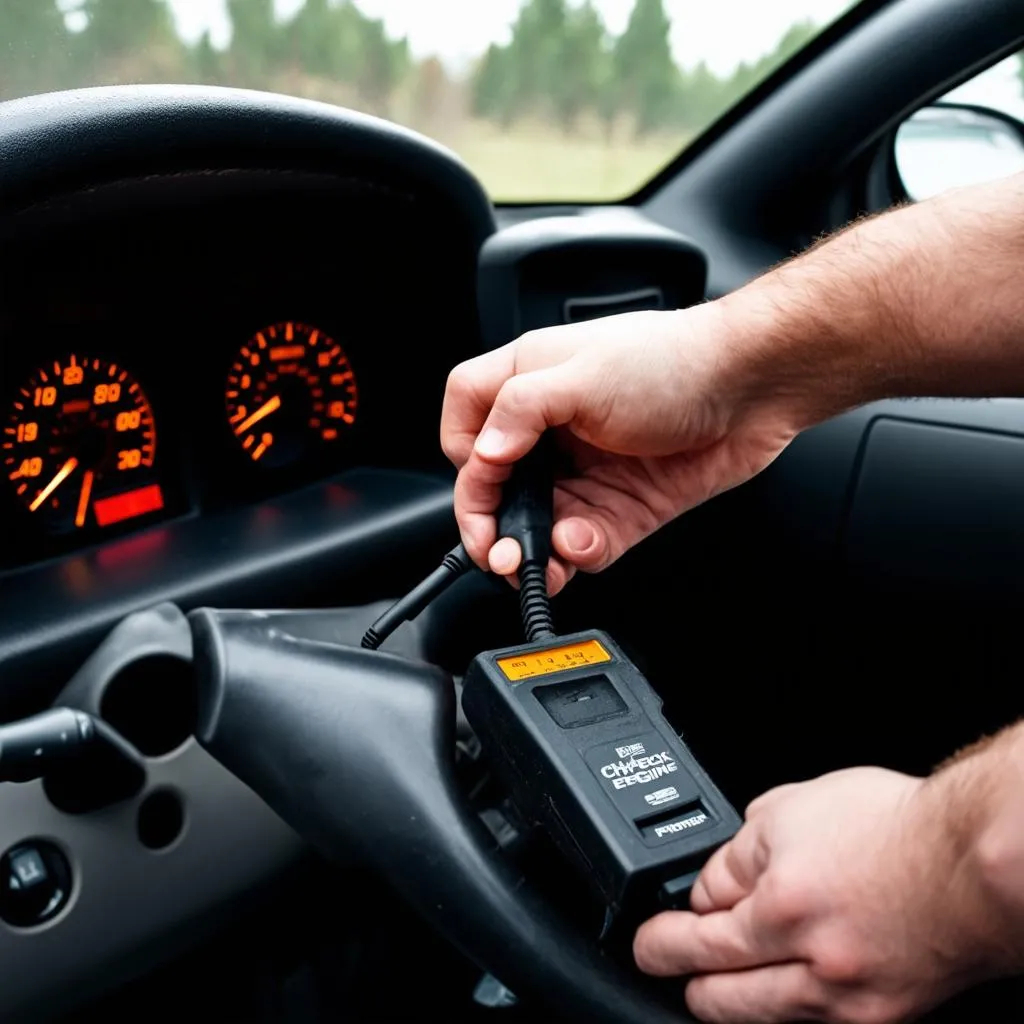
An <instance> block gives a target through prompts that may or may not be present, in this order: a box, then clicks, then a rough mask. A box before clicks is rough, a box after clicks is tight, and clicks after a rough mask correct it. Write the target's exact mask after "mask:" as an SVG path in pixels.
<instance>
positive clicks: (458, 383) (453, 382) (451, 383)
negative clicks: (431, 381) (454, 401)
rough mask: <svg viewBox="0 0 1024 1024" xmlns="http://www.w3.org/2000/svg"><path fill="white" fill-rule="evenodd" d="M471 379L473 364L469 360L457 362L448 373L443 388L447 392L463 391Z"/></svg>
mask: <svg viewBox="0 0 1024 1024" xmlns="http://www.w3.org/2000/svg"><path fill="white" fill-rule="evenodd" d="M472 379H473V366H472V363H471V362H465V363H459V365H458V366H456V367H453V368H452V369H451V370H450V371H449V373H448V381H447V384H446V386H445V390H446V391H447V392H448V393H452V392H460V391H465V390H466V389H467V388H468V387H469V384H470V381H471V380H472Z"/></svg>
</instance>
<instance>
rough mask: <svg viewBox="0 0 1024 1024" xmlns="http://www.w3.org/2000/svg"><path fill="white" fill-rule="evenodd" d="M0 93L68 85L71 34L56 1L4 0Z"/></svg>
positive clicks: (7, 95)
mask: <svg viewBox="0 0 1024 1024" xmlns="http://www.w3.org/2000/svg"><path fill="white" fill-rule="evenodd" d="M0 12H2V13H0V19H2V24H0V47H2V58H0V96H2V97H4V98H11V97H14V96H25V95H28V94H30V93H34V92H46V91H48V90H51V89H55V88H59V87H60V86H61V85H63V84H67V83H66V82H65V81H64V79H65V75H64V74H63V71H64V69H65V68H66V66H67V61H68V49H69V41H70V40H69V35H68V32H67V30H66V29H65V27H64V17H63V15H62V14H61V12H60V10H59V9H58V8H57V4H56V3H55V0H3V5H2V7H0Z"/></svg>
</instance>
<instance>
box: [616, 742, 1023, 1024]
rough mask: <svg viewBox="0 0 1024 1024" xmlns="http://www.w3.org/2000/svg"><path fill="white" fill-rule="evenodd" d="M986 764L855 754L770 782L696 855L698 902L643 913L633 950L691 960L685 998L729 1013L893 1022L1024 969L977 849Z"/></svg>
mask: <svg viewBox="0 0 1024 1024" xmlns="http://www.w3.org/2000/svg"><path fill="white" fill-rule="evenodd" d="M978 760H980V759H971V761H972V762H977V761H978ZM997 776H998V773H997V772H991V771H981V772H979V771H978V770H977V768H976V763H971V764H967V763H965V764H964V765H963V766H959V767H955V768H953V769H950V770H947V771H944V772H941V773H939V774H938V775H936V776H934V777H932V778H930V779H927V780H922V779H917V778H912V777H910V776H907V775H900V774H897V773H895V772H890V771H886V770H883V769H881V768H855V769H850V770H847V771H842V772H836V773H834V774H832V775H826V776H824V777H823V778H820V779H817V780H815V781H813V782H807V783H801V784H798V785H790V786H783V787H781V788H779V789H775V790H772V791H771V792H769V793H767V794H765V795H764V796H762V797H761V798H759V799H758V800H756V801H754V803H753V804H751V805H750V807H749V808H748V810H747V821H746V824H745V825H744V826H743V828H742V829H741V830H740V832H739V833H738V834H737V835H736V836H735V838H734V839H733V840H732V841H731V842H730V843H728V844H727V845H726V846H724V847H723V848H722V849H721V850H719V851H718V852H717V853H716V854H715V856H714V857H713V858H712V859H711V860H710V861H709V862H708V864H707V866H706V867H705V869H704V871H703V873H702V874H701V877H700V879H699V880H698V882H697V884H696V886H695V888H694V891H693V895H692V899H691V903H692V906H693V910H694V911H695V912H693V913H683V912H670V913H664V914H660V915H658V916H657V917H655V918H653V919H652V920H650V921H648V922H647V923H646V924H644V925H643V926H642V927H641V928H640V930H639V931H638V932H637V935H636V940H635V943H634V953H635V955H636V960H637V963H638V964H639V966H640V967H641V968H642V969H643V970H644V971H646V972H648V973H650V974H655V975H666V976H672V975H696V977H694V978H693V980H691V981H690V982H689V983H688V985H687V988H686V1001H687V1003H688V1005H689V1007H690V1009H691V1010H692V1011H693V1013H695V1014H696V1015H697V1016H698V1017H700V1018H701V1019H702V1020H705V1021H709V1022H735V1024H767V1022H780V1024H781V1022H788V1021H803V1020H814V1021H827V1022H829V1024H894V1022H898V1021H906V1020H911V1019H913V1018H914V1017H916V1016H917V1015H918V1014H920V1013H922V1012H924V1011H925V1010H926V1009H928V1008H930V1007H931V1006H933V1005H935V1004H937V1003H939V1002H941V1001H943V1000H944V999H946V998H948V997H949V996H951V995H952V994H954V993H955V992H957V991H959V990H961V989H963V988H966V987H968V986H969V985H971V984H972V983H974V982H977V981H979V980H981V979H983V978H986V977H990V976H995V975H999V974H1003V973H1012V972H1013V971H1014V970H1020V969H1022V968H1024V952H1022V948H1021V946H1020V939H1021V937H1022V931H1024V930H1022V929H1021V926H1020V921H1019V919H1018V920H1017V923H1016V924H1014V923H1013V917H1014V915H1013V914H1012V913H1010V912H1009V909H1008V907H1007V904H1006V902H1005V899H1004V897H1003V896H1000V895H999V894H998V893H997V892H996V891H995V887H994V886H993V885H992V884H991V881H992V872H991V871H990V870H989V869H990V868H991V864H992V861H991V858H989V859H988V860H986V858H985V857H984V856H982V855H981V854H980V853H979V850H981V849H982V847H983V845H984V844H982V843H981V842H980V836H982V835H983V834H984V833H985V821H986V819H985V814H984V812H983V807H984V805H985V804H986V797H987V796H988V795H990V794H992V793H993V792H994V791H995V789H996V788H997V787H996V786H995V784H994V783H993V777H997ZM986 779H987V782H986V781H985V780H986ZM975 783H978V786H977V787H975ZM975 788H976V792H972V790H975ZM1018 830H1019V824H1018Z"/></svg>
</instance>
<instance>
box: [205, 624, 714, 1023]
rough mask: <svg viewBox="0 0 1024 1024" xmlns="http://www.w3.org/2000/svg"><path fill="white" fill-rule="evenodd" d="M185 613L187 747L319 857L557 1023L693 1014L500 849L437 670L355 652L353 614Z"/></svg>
mask: <svg viewBox="0 0 1024 1024" xmlns="http://www.w3.org/2000/svg"><path fill="white" fill-rule="evenodd" d="M189 619H190V623H191V628H192V636H193V660H194V664H195V667H196V671H197V675H198V679H199V692H200V712H199V727H198V729H197V737H198V739H199V741H200V743H201V744H202V745H203V746H204V747H205V748H206V749H207V750H208V751H209V752H210V753H211V754H212V755H213V756H214V757H215V758H217V759H218V760H219V761H220V762H221V763H222V764H224V765H225V767H227V768H228V769H229V770H230V771H232V772H234V773H235V774H236V775H237V776H238V777H239V778H240V779H242V781H243V782H245V783H247V784H248V785H249V786H251V787H252V788H253V789H254V790H255V791H256V792H257V793H258V794H259V795H260V796H261V797H263V799H264V800H266V802H267V803H268V804H269V805H270V806H271V807H272V808H273V809H274V810H275V811H276V812H277V813H278V814H279V815H280V816H281V817H282V818H283V819H284V820H285V821H287V822H288V823H289V824H290V825H292V827H294V828H295V829H296V830H297V831H298V832H299V833H300V834H301V835H302V836H304V837H305V838H306V839H308V840H309V841H310V842H312V843H313V845H314V846H316V847H317V848H318V849H319V850H320V851H321V852H322V853H324V854H325V855H327V856H328V857H334V858H337V859H344V860H347V861H351V858H352V857H353V855H354V856H356V857H357V858H359V860H361V861H362V862H363V863H365V864H368V865H372V866H373V867H374V868H376V870H377V871H379V873H380V874H381V875H383V876H384V877H385V878H386V879H387V880H388V881H389V882H390V883H391V885H392V886H393V887H394V888H395V889H396V890H397V891H398V892H399V893H400V894H401V895H402V896H403V897H404V898H405V899H406V900H408V902H409V903H410V904H411V905H412V906H414V907H415V908H416V909H417V910H418V911H419V912H420V913H421V914H422V915H423V917H424V918H426V919H427V920H428V921H429V922H430V923H431V924H432V925H433V926H434V927H435V928H436V929H437V930H438V931H439V932H441V933H442V934H443V935H444V936H445V937H446V938H447V939H449V940H450V941H451V942H452V943H453V944H454V945H455V946H456V947H458V948H459V949H460V950H461V951H462V952H463V953H464V954H465V955H466V956H467V957H469V958H470V959H471V960H473V961H474V962H475V963H477V964H478V965H479V966H480V967H482V968H483V969H485V970H487V971H490V972H491V973H492V974H493V975H494V976H496V977H497V978H499V979H500V980H501V981H502V983H503V984H505V985H506V986H508V987H509V988H510V989H512V991H514V992H515V993H516V994H517V995H518V996H520V997H524V998H525V999H527V1000H528V1001H529V1002H531V1003H533V1004H534V1005H537V1004H543V1005H547V1006H549V1007H551V1008H552V1009H555V1010H557V1011H558V1013H559V1015H560V1018H562V1019H573V1020H581V1021H593V1022H600V1024H604V1022H607V1024H632V1022H636V1024H640V1022H645V1024H682V1022H684V1021H693V1020H694V1018H693V1017H691V1016H689V1015H688V1014H686V1012H685V1011H684V1010H683V1009H682V1007H681V999H680V998H679V995H678V991H677V993H676V1005H675V1007H673V1006H672V1005H671V1003H670V1002H669V1001H668V1000H667V999H665V998H664V994H663V993H660V992H658V990H657V989H658V986H657V985H656V984H654V983H650V982H648V981H647V980H646V979H643V978H642V976H641V975H640V974H639V972H634V971H630V970H628V969H627V968H625V967H623V966H622V965H620V964H618V963H617V962H615V961H613V960H612V959H611V958H609V957H608V956H607V955H606V954H605V953H604V952H603V951H602V949H601V948H600V947H599V946H598V944H597V943H596V941H590V940H588V939H587V938H586V937H584V936H583V935H582V934H581V933H580V931H579V930H578V929H576V928H574V927H573V926H572V925H571V923H570V922H568V921H566V920H565V919H564V918H563V917H560V916H559V915H558V914H557V913H556V912H555V910H554V909H553V908H552V907H551V906H549V905H548V904H547V903H546V902H545V900H543V899H542V898H541V897H540V896H539V894H538V893H537V892H536V891H535V890H534V889H533V888H532V887H531V886H530V885H529V884H528V883H527V882H526V881H525V880H524V879H523V877H522V876H521V874H520V872H519V871H518V870H517V869H516V868H515V866H514V865H513V864H512V863H511V861H510V860H508V859H507V858H506V856H505V855H504V854H502V852H501V851H500V850H499V849H498V847H497V844H496V843H495V841H494V839H493V838H492V836H491V835H490V833H489V832H488V831H487V830H486V828H485V827H484V826H483V825H482V823H481V822H480V820H479V818H478V817H477V815H476V813H475V812H474V810H473V809H472V807H471V806H470V804H469V802H468V800H467V798H466V797H465V795H464V794H463V793H462V792H461V790H460V787H459V784H458V781H457V779H456V775H455V718H456V700H455V687H454V683H453V681H452V679H451V677H450V676H449V675H448V674H447V673H445V672H443V671H442V670H441V669H438V668H435V667H434V666H431V665H427V664H424V663H422V662H416V661H411V660H408V659H406V658H402V657H397V656H395V655H391V654H384V653H380V652H369V651H364V650H360V649H359V648H357V647H355V646H354V645H355V644H356V643H358V639H359V636H360V635H361V633H362V630H363V629H364V628H365V626H366V625H367V623H366V622H365V621H363V619H361V618H359V617H356V618H352V617H351V613H349V615H348V616H346V613H344V612H338V613H334V615H333V616H325V614H324V613H323V612H315V613H303V612H256V611H214V610H211V609H201V610H199V611H196V612H193V613H192V615H191V616H190V617H189ZM349 645H352V646H349Z"/></svg>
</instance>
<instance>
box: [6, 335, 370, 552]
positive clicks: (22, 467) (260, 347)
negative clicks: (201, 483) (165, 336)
mask: <svg viewBox="0 0 1024 1024" xmlns="http://www.w3.org/2000/svg"><path fill="white" fill-rule="evenodd" d="M93 341H94V342H95V339H94V340H93ZM40 351H41V352H42V353H43V354H42V355H41V356H40V357H37V358H35V359H34V360H33V361H32V362H31V363H30V364H28V365H26V366H21V367H19V368H18V369H17V371H16V375H12V379H9V380H7V381H6V385H7V386H6V388H5V391H6V393H5V394H4V395H3V401H4V403H5V404H4V406H3V420H2V422H3V440H2V455H3V470H4V476H5V478H6V484H4V485H0V486H2V487H3V489H4V491H5V492H6V493H5V494H4V495H3V496H2V497H0V510H2V511H3V512H4V513H6V515H5V518H6V519H7V520H8V526H9V527H10V526H11V525H13V527H14V529H13V531H12V530H11V529H8V530H6V531H5V533H6V534H7V535H8V537H10V536H12V535H13V536H16V537H17V538H19V542H18V543H17V544H15V545H13V546H11V545H8V547H9V548H10V550H8V551H6V552H3V553H2V555H0V557H2V558H3V561H4V562H5V563H6V564H7V565H12V564H13V565H16V564H20V563H23V562H25V561H31V560H34V559H36V558H38V557H42V556H45V555H47V554H52V553H60V552H62V551H67V550H71V549H74V548H77V547H80V546H83V545H85V544H88V543H92V542H94V541H95V540H97V539H100V538H102V537H106V536H110V535H114V534H117V533H123V532H126V531H129V530H134V529H137V528H141V527H143V526H145V525H149V524H152V523H155V522H157V521H160V520H163V519H167V518H172V517H177V516H181V515H185V514H188V513H189V512H192V511H194V510H195V508H196V500H195V499H196V487H195V478H196V476H197V475H199V476H202V475H203V474H202V472H201V468H205V470H206V475H207V476H208V477H211V478H212V483H211V486H209V487H207V488H206V489H205V490H206V492H207V493H206V495H205V496H206V498H207V499H208V501H207V502H205V503H204V504H206V505H209V504H210V503H212V504H217V503H221V504H223V503H230V501H231V500H232V496H233V495H234V496H239V497H245V496H251V495H258V494H260V493H271V492H273V491H274V490H275V489H276V490H279V489H282V487H284V486H294V485H296V484H297V483H299V482H301V481H303V480H311V479H315V478H317V477H322V476H324V475H326V474H327V473H329V472H332V471H336V470H338V469H340V468H343V467H344V466H345V465H347V464H350V463H351V458H352V456H353V453H354V450H355V448H354V446H355V441H356V439H357V437H358V427H359V424H360V413H359V399H360V390H359V380H358V378H357V376H356V369H355V366H354V365H353V363H352V362H351V361H350V358H349V353H348V352H347V351H346V348H345V347H344V346H343V345H342V343H341V342H340V341H338V340H336V338H335V337H334V336H333V335H332V334H331V333H329V332H328V331H326V330H324V329H322V328H321V327H318V326H316V325H314V324H311V323H304V322H300V321H297V320H280V321H277V322H273V323H267V324H264V325H263V326H261V327H260V328H259V329H258V330H256V331H254V332H252V333H251V334H250V335H249V336H248V337H246V336H244V335H242V336H241V337H240V338H239V340H238V341H237V342H236V343H235V344H233V346H232V348H231V349H230V353H229V355H228V356H227V358H226V359H223V358H222V359H216V358H211V359H209V362H211V363H213V364H214V365H211V366H208V367H203V368H202V370H201V372H203V373H204V374H206V379H205V380H204V381H203V383H202V384H201V385H195V384H194V383H190V382H194V381H195V377H196V373H195V371H194V370H189V371H188V372H187V373H183V372H181V368H180V367H179V368H175V367H172V366H167V367H164V366H162V365H161V363H160V360H154V359H153V358H152V353H150V358H148V359H147V358H141V359H139V360H138V361H140V362H142V363H148V364H149V365H146V366H141V365H138V366H137V365H136V364H135V363H134V362H133V361H132V357H130V356H129V357H127V358H122V357H121V356H120V355H119V354H117V353H111V352H103V351H97V350H96V348H95V343H94V344H93V345H92V346H90V347H89V348H85V347H82V348H79V347H77V346H69V347H67V348H59V349H55V350H52V351H50V350H49V348H48V347H46V348H44V347H43V346H40ZM204 361H206V360H204ZM217 363H219V364H220V365H216V364H217ZM216 394H219V395H220V401H219V402H214V401H212V399H213V397H214V395H216ZM151 399H152V400H151ZM188 439H190V441H189V440H188ZM12 519H13V524H12V523H11V520H12Z"/></svg>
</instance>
